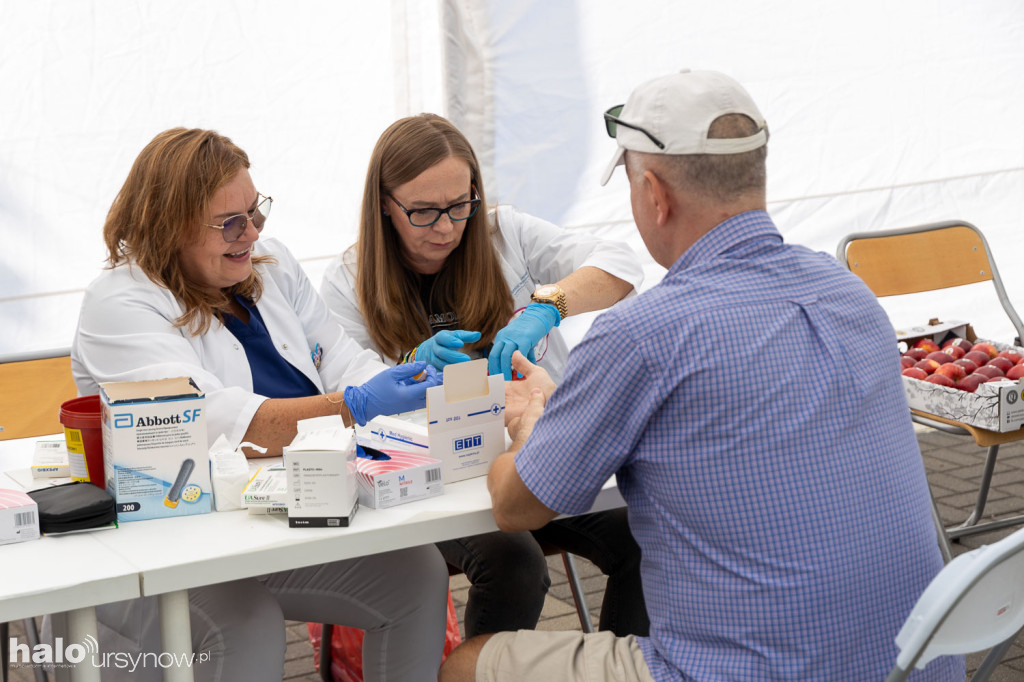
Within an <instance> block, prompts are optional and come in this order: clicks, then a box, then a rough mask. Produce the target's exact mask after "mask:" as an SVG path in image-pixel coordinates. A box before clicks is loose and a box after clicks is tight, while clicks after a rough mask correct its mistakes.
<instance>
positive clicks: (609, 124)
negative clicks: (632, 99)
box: [604, 104, 665, 149]
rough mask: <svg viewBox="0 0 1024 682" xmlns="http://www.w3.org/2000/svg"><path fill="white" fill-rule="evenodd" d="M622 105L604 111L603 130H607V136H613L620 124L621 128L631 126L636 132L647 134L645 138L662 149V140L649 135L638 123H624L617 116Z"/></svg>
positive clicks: (663, 146) (620, 111)
mask: <svg viewBox="0 0 1024 682" xmlns="http://www.w3.org/2000/svg"><path fill="white" fill-rule="evenodd" d="M624 106H626V105H625V104H619V105H617V106H614V107H612V108H611V109H609V110H608V111H606V112H604V127H605V130H607V131H608V137H615V133H616V128H617V127H618V126H622V127H623V128H631V129H632V130H636V131H638V132H641V133H643V134H644V135H646V136H647V139H649V140H650V141H651V142H653V143H654V144H656V145H658V149H664V148H665V145H664V143H662V141H661V140H659V139H658V138H656V137H655V136H654V135H651V134H650V133H649V132H647V131H646V130H644V129H643V128H641V127H640V126H638V125H633V124H632V123H626V122H625V121H623V120H622V119H620V118H619V114H621V113H622V107H624Z"/></svg>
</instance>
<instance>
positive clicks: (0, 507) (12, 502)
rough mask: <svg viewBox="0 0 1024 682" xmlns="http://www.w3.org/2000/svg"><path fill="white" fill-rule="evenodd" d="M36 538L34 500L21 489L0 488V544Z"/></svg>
mask: <svg viewBox="0 0 1024 682" xmlns="http://www.w3.org/2000/svg"><path fill="white" fill-rule="evenodd" d="M38 538H39V507H38V505H36V501H35V500H33V499H32V498H31V497H29V496H28V495H27V494H25V493H24V492H22V491H21V490H7V489H0V545H9V544H11V543H14V542H24V541H25V540H37V539H38ZM25 568H26V569H29V568H30V567H25Z"/></svg>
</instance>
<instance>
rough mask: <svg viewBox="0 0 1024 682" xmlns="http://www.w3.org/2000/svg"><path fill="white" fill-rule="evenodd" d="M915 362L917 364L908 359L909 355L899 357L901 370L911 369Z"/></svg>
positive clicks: (912, 359)
mask: <svg viewBox="0 0 1024 682" xmlns="http://www.w3.org/2000/svg"><path fill="white" fill-rule="evenodd" d="M915 362H917V361H916V360H914V358H912V357H910V356H909V355H901V356H900V365H901V366H902V367H901V369H906V368H907V367H913V366H914V363H915Z"/></svg>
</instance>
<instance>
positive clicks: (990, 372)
mask: <svg viewBox="0 0 1024 682" xmlns="http://www.w3.org/2000/svg"><path fill="white" fill-rule="evenodd" d="M925 362H927V360H926V361H925ZM974 373H975V374H984V375H985V376H987V377H991V378H992V379H1001V378H1003V377H1004V376H1006V373H1005V372H1003V370H1001V369H999V368H998V367H993V366H992V365H985V366H984V367H979V368H978V369H976V370H974Z"/></svg>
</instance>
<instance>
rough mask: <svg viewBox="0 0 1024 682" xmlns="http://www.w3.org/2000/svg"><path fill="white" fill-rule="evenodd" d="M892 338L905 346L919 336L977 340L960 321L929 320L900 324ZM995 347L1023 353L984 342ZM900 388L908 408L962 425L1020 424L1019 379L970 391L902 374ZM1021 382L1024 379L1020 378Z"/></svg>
mask: <svg viewBox="0 0 1024 682" xmlns="http://www.w3.org/2000/svg"><path fill="white" fill-rule="evenodd" d="M896 337H897V339H898V340H899V342H901V343H902V344H905V345H906V346H907V347H908V348H909V347H912V346H913V345H914V344H915V343H916V342H917V341H919V340H920V339H924V338H927V339H931V340H932V341H934V342H935V343H937V344H939V345H941V344H942V342H943V341H944V340H945V339H946V338H948V337H960V338H964V339H967V340H968V341H970V342H971V343H980V342H982V341H983V340H984V339H979V338H978V337H977V335H976V334H975V332H974V329H973V328H972V327H971V325H970V324H968V323H966V322H961V321H947V322H943V321H939V320H931V321H929V323H928V324H925V325H916V326H912V327H903V328H899V329H897V330H896ZM987 342H988V343H991V344H992V345H993V346H995V347H996V348H997V349H998V350H1000V351H1002V350H1006V349H1008V348H1014V349H1016V350H1018V351H1020V352H1021V353H1022V354H1024V349H1022V348H1018V347H1015V346H1011V345H1009V344H1006V343H1000V342H998V341H987ZM902 379H903V391H904V394H905V395H906V396H907V403H909V405H910V407H911V408H912V409H915V410H918V411H920V412H924V413H926V414H933V415H936V416H938V417H943V418H944V419H952V420H954V421H958V422H961V423H964V424H969V425H971V426H976V427H978V428H980V429H987V430H989V431H1000V432H1003V431H1016V430H1017V429H1019V428H1021V426H1024V399H1022V398H1024V396H1022V389H1024V386H1022V384H1021V382H1020V381H1012V380H1010V379H1004V380H1001V381H993V382H989V383H984V384H981V385H980V386H978V388H977V390H976V391H975V392H974V393H968V392H967V391H964V390H961V389H958V388H950V387H947V386H940V385H938V384H932V383H928V382H926V381H922V380H920V379H913V378H911V377H906V376H905V377H902ZM1022 381H1024V380H1022Z"/></svg>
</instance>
